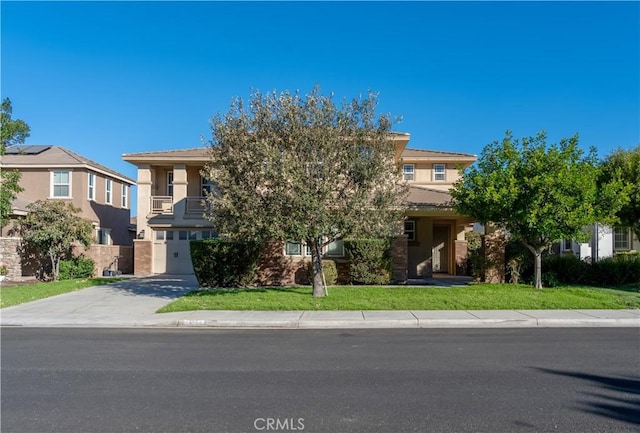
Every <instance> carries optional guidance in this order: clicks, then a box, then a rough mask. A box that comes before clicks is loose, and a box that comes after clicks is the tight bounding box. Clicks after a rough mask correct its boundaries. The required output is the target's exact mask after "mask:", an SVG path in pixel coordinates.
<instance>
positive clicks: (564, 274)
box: [542, 255, 591, 284]
mask: <svg viewBox="0 0 640 433" xmlns="http://www.w3.org/2000/svg"><path fill="white" fill-rule="evenodd" d="M590 268H591V265H590V264H589V263H587V262H586V261H583V260H580V259H579V258H578V257H576V256H574V255H567V256H556V255H550V256H545V257H544V258H543V261H542V270H543V271H544V272H550V273H553V274H555V275H556V277H557V279H558V282H560V283H564V284H589V280H590V279H591V278H590V274H591V270H590Z"/></svg>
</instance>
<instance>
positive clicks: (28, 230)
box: [19, 200, 93, 280]
mask: <svg viewBox="0 0 640 433" xmlns="http://www.w3.org/2000/svg"><path fill="white" fill-rule="evenodd" d="M27 209H28V210H29V213H28V214H27V216H26V217H25V218H24V220H22V221H21V222H20V227H19V232H20V234H21V235H22V240H23V241H24V243H25V244H26V245H27V246H28V247H30V248H33V249H34V250H35V251H37V252H39V253H40V254H41V255H42V256H45V257H48V258H49V260H50V261H51V274H52V277H53V279H54V280H57V279H58V275H59V270H60V260H62V259H64V258H68V257H70V256H71V254H72V251H73V246H74V245H75V244H82V245H84V246H85V247H87V246H89V245H91V243H92V242H93V236H92V232H93V226H92V224H91V221H89V220H87V219H84V218H82V217H80V216H79V215H78V213H79V212H80V209H78V208H75V207H73V206H72V205H71V204H66V203H64V202H62V201H47V200H38V201H36V202H34V203H31V204H30V205H29V206H28V207H27Z"/></svg>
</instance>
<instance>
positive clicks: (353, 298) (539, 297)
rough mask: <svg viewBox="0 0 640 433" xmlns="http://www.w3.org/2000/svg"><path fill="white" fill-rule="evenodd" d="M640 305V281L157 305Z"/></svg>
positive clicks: (194, 296) (247, 295)
mask: <svg viewBox="0 0 640 433" xmlns="http://www.w3.org/2000/svg"><path fill="white" fill-rule="evenodd" d="M622 308H640V283H637V284H632V285H627V286H621V287H616V288H604V287H586V286H562V287H557V288H552V289H543V290H536V289H534V288H532V287H531V286H527V285H522V284H519V285H514V284H475V285H469V286H461V287H451V288H449V287H447V288H442V287H429V286H417V287H405V286H397V287H367V286H335V287H329V296H328V297H325V298H313V297H312V296H311V287H261V288H237V289H211V290H198V291H194V292H191V293H189V294H187V295H186V296H183V297H182V298H180V299H178V300H176V301H174V302H172V303H171V304H169V305H167V306H165V307H163V308H161V309H160V310H158V312H159V313H168V312H175V311H189V310H536V309H622Z"/></svg>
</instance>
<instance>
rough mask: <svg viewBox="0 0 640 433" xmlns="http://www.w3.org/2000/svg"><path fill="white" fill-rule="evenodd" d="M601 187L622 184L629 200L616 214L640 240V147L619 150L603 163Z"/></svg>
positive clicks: (620, 221)
mask: <svg viewBox="0 0 640 433" xmlns="http://www.w3.org/2000/svg"><path fill="white" fill-rule="evenodd" d="M599 182H600V186H601V187H602V188H606V187H607V186H610V185H611V184H612V183H614V184H615V183H616V182H621V183H622V184H623V185H624V187H625V189H626V191H627V196H628V200H627V201H626V202H625V203H624V204H623V205H622V207H621V208H620V209H619V210H618V212H617V213H616V216H617V218H618V220H619V223H620V224H623V225H625V226H628V227H631V230H633V232H634V233H635V234H636V236H637V237H638V239H640V146H636V147H635V148H633V149H626V150H625V149H618V150H616V151H614V152H613V153H611V154H610V155H609V156H607V158H606V159H605V160H604V161H603V163H602V166H601V175H600V179H599Z"/></svg>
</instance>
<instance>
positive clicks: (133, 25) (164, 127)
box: [0, 1, 640, 178]
mask: <svg viewBox="0 0 640 433" xmlns="http://www.w3.org/2000/svg"><path fill="white" fill-rule="evenodd" d="M0 7H1V13H2V15H1V48H2V52H1V60H2V64H1V68H2V69H1V74H2V76H1V78H2V82H1V83H2V87H1V94H2V98H4V97H9V98H11V100H12V102H13V108H14V117H16V118H21V119H23V120H25V121H26V122H27V123H29V125H30V126H31V137H29V138H28V139H27V143H30V144H51V145H60V146H65V147H67V148H69V149H71V150H73V151H75V152H78V153H80V154H83V155H85V156H86V157H88V158H91V159H94V160H95V161H97V162H100V163H102V164H104V165H107V166H109V167H111V168H113V169H115V170H118V171H120V172H122V173H124V174H126V175H128V176H130V177H133V178H135V177H136V170H135V167H134V166H132V165H130V164H128V163H125V162H124V161H122V158H121V155H122V154H123V153H130V152H144V151H152V150H164V149H176V148H188V147H198V146H201V145H202V141H201V137H204V138H205V139H207V138H209V137H210V129H209V119H210V118H211V117H212V115H213V114H215V113H218V112H225V111H226V110H227V109H228V108H229V103H230V101H231V99H232V98H233V97H236V96H240V97H242V98H245V99H246V98H247V97H248V95H249V93H250V91H251V89H259V90H261V91H263V92H266V91H271V90H274V89H277V90H285V89H289V90H292V91H293V90H300V91H301V92H303V93H306V92H308V91H309V90H310V89H311V88H312V87H313V86H314V85H316V84H319V85H320V86H321V88H322V90H323V91H324V92H334V93H335V97H336V99H338V100H342V99H343V98H345V97H347V98H351V97H353V96H357V95H358V94H361V93H365V92H367V90H369V89H370V90H374V91H376V92H379V100H380V105H379V111H380V112H388V113H391V114H393V115H398V116H402V118H403V121H402V123H400V124H398V125H397V126H396V127H395V129H396V130H398V131H403V132H409V133H410V134H411V142H410V143H409V146H410V147H414V148H424V149H437V150H445V151H459V152H468V153H475V154H480V152H481V150H482V148H483V147H484V145H486V144H487V143H490V142H491V141H493V140H497V139H501V138H502V137H503V136H504V131H505V130H507V129H510V130H512V131H513V133H514V135H515V136H516V137H522V136H530V135H534V134H535V133H536V132H537V131H539V130H542V129H544V130H546V131H547V133H548V137H549V140H550V141H552V142H556V141H557V140H559V139H560V138H561V137H565V136H571V135H573V134H575V133H579V135H580V143H581V145H582V146H583V147H585V148H588V147H590V146H595V147H596V148H597V149H598V152H599V154H600V155H601V156H604V155H606V154H607V153H609V152H610V151H611V150H613V149H615V148H616V147H623V148H630V147H632V146H636V145H638V144H640V120H639V119H640V3H638V2H620V3H613V2H566V3H565V2H533V3H529V2H526V3H524V2H406V3H399V2H394V3H391V2H389V3H387V2H352V3H346V2H314V3H311V2H304V3H298V2H282V3H273V2H258V3H253V2H234V3H226V2H182V3H179V2H11V1H2V2H1V5H0Z"/></svg>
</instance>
